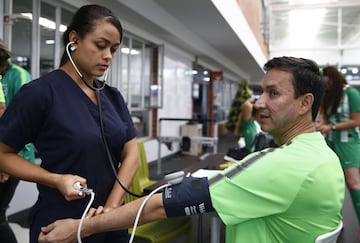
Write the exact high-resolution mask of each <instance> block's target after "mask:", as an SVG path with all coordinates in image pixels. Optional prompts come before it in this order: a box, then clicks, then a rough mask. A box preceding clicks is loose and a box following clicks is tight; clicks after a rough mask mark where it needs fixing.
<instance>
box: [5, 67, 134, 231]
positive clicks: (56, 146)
mask: <svg viewBox="0 0 360 243" xmlns="http://www.w3.org/2000/svg"><path fill="white" fill-rule="evenodd" d="M100 96H101V107H102V116H103V117H102V119H103V123H104V127H105V136H106V139H107V141H108V144H109V146H110V148H111V152H112V154H113V157H114V158H115V162H119V161H120V156H121V153H122V149H123V146H124V144H125V143H126V142H127V141H129V140H131V139H132V138H134V137H136V135H137V131H136V129H135V127H134V125H133V122H132V119H131V116H130V114H129V111H128V108H127V106H126V104H125V102H124V99H123V97H122V96H121V94H120V92H119V91H118V90H117V89H115V88H113V87H110V86H108V85H106V86H105V88H104V90H102V91H101V92H100ZM0 140H1V141H2V142H3V143H5V144H7V145H8V146H10V147H12V148H14V149H16V150H20V149H21V148H23V147H24V145H25V144H27V143H30V142H31V143H33V144H35V147H36V148H37V150H38V154H39V156H40V158H41V160H42V163H41V167H43V168H45V169H47V170H49V171H52V172H56V173H70V174H76V175H80V176H82V177H85V178H86V179H87V184H88V187H89V188H92V189H93V190H94V192H95V200H94V203H93V204H92V206H93V207H97V206H99V205H104V203H105V201H106V198H107V196H108V195H109V193H110V191H111V189H112V187H113V185H114V182H115V177H114V175H113V173H112V170H111V167H110V164H109V162H108V158H107V155H106V152H105V147H104V143H103V141H102V137H101V130H100V122H99V112H98V107H97V106H96V105H95V104H94V103H93V102H92V101H91V100H90V99H89V97H88V96H86V94H85V93H84V92H83V91H82V90H81V89H80V87H79V86H78V85H77V84H76V83H75V82H74V81H73V80H72V79H71V78H70V76H68V75H67V74H66V73H65V72H63V71H62V70H55V71H52V72H51V73H49V74H47V75H45V76H43V77H41V78H39V79H36V80H34V81H32V82H30V83H28V84H26V85H24V86H23V87H22V88H21V90H20V91H19V92H18V94H17V95H16V96H15V97H14V99H13V101H12V102H11V104H10V106H9V107H8V108H7V110H6V112H5V114H4V115H3V117H2V118H1V119H0ZM38 189H39V198H38V201H37V203H36V205H35V207H34V211H33V214H35V216H36V214H37V213H38V214H42V215H43V216H46V217H44V218H45V219H46V220H45V221H48V222H41V224H43V225H46V223H50V222H53V221H54V220H55V219H58V218H64V217H73V218H80V217H81V214H82V213H83V211H84V209H85V207H86V204H87V202H88V200H75V201H71V202H68V201H66V200H65V199H64V197H63V196H62V195H61V194H60V192H59V191H58V190H57V189H54V188H49V187H47V186H44V185H38ZM37 209H41V211H38V210H37ZM38 218H43V217H41V216H40V217H38ZM33 220H36V217H35V218H34V219H33Z"/></svg>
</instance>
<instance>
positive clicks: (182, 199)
mask: <svg viewBox="0 0 360 243" xmlns="http://www.w3.org/2000/svg"><path fill="white" fill-rule="evenodd" d="M162 198H163V205H164V209H165V212H166V215H167V217H177V216H189V215H193V214H199V213H205V212H212V211H214V208H213V206H212V203H211V198H210V192H209V183H208V179H207V178H206V177H204V178H195V177H184V179H183V181H182V182H181V183H179V184H176V185H171V186H169V187H167V188H165V190H164V191H163V194H162Z"/></svg>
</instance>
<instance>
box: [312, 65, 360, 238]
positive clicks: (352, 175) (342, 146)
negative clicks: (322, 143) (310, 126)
mask: <svg viewBox="0 0 360 243" xmlns="http://www.w3.org/2000/svg"><path fill="white" fill-rule="evenodd" d="M323 76H324V79H325V80H326V83H327V89H326V94H325V96H324V100H323V102H322V105H321V114H319V116H322V117H323V122H322V123H321V124H320V125H318V128H317V129H318V130H319V131H321V132H322V133H323V134H325V138H326V141H327V143H328V145H329V146H330V148H332V149H333V150H334V151H335V153H336V154H337V155H338V157H339V158H340V162H341V166H342V168H343V170H344V175H345V181H346V185H347V186H348V189H349V192H350V195H351V199H352V202H353V205H354V208H355V212H356V214H357V218H358V221H359V222H360V171H359V169H360V134H359V126H360V93H359V91H358V90H357V89H355V88H354V87H351V86H350V85H349V84H348V83H347V81H346V80H345V78H344V77H343V76H342V74H341V73H340V72H339V71H338V69H337V68H336V67H334V66H327V67H325V68H324V69H323ZM359 241H360V227H359Z"/></svg>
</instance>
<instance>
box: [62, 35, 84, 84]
mask: <svg viewBox="0 0 360 243" xmlns="http://www.w3.org/2000/svg"><path fill="white" fill-rule="evenodd" d="M71 44H75V42H73V41H70V42H69V43H67V45H66V47H65V51H66V54H67V56H68V57H69V60H70V62H71V64H72V65H73V67H74V69H75V71H76V72H77V73H78V74H79V76H80V78H82V77H83V76H82V74H81V73H80V71H79V69H78V68H77V66H76V65H75V63H74V60H73V59H72V57H71V55H70V51H69V46H70V45H71Z"/></svg>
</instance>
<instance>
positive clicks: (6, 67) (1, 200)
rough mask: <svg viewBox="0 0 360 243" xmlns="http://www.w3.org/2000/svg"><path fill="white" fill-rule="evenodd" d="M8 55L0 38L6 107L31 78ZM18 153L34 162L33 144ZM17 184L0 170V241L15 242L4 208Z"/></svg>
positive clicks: (0, 58) (3, 92)
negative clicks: (10, 60)
mask: <svg viewBox="0 0 360 243" xmlns="http://www.w3.org/2000/svg"><path fill="white" fill-rule="evenodd" d="M10 56H11V53H10V51H9V50H8V49H7V47H6V46H5V45H4V43H3V42H2V41H1V40H0V75H1V77H0V81H1V83H0V86H1V93H2V94H3V96H2V97H1V96H0V99H1V98H3V102H5V104H6V107H8V106H9V105H10V103H11V100H12V99H13V97H14V96H15V94H16V93H17V92H18V91H19V89H20V88H21V86H22V85H23V84H25V83H27V82H29V81H30V80H31V76H30V74H29V72H27V71H26V70H25V69H23V68H22V67H20V66H18V65H15V64H13V63H10V62H9V58H10ZM4 95H5V97H4ZM0 102H1V100H0ZM0 110H1V108H0ZM19 155H20V156H22V157H23V158H25V159H27V160H28V161H30V162H33V163H34V162H35V152H34V146H33V145H32V144H27V145H26V146H25V147H24V148H23V149H22V150H21V151H20V152H19ZM18 184H19V180H18V179H17V178H14V177H11V176H9V175H7V174H5V173H3V172H1V171H0V242H8V243H16V242H17V241H16V238H15V235H14V232H13V231H12V230H11V228H10V227H9V224H8V222H7V217H6V210H7V209H8V207H9V203H10V201H11V199H12V197H13V195H14V193H15V190H16V187H17V185H18Z"/></svg>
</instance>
